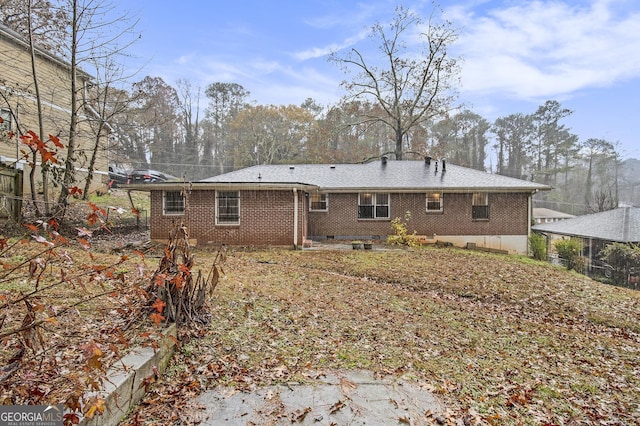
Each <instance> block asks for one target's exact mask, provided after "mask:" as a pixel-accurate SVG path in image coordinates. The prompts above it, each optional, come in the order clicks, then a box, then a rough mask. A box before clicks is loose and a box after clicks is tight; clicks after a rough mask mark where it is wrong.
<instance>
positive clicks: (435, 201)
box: [427, 192, 442, 212]
mask: <svg viewBox="0 0 640 426" xmlns="http://www.w3.org/2000/svg"><path fill="white" fill-rule="evenodd" d="M441 211H442V192H427V212H441Z"/></svg>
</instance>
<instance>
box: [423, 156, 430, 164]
mask: <svg viewBox="0 0 640 426" xmlns="http://www.w3.org/2000/svg"><path fill="white" fill-rule="evenodd" d="M424 162H425V164H426V165H427V166H430V165H431V157H424Z"/></svg>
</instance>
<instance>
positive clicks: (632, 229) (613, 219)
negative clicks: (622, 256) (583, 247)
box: [531, 207, 640, 243]
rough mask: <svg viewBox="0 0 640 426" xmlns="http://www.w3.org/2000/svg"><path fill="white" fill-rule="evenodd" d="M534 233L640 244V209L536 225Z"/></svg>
mask: <svg viewBox="0 0 640 426" xmlns="http://www.w3.org/2000/svg"><path fill="white" fill-rule="evenodd" d="M531 229H533V230H534V231H540V232H548V233H551V234H558V235H571V236H577V237H584V238H595V239H598V240H606V241H616V242H620V243H638V242H640V208H638V207H620V208H617V209H614V210H608V211H606V212H600V213H593V214H588V215H584V216H578V217H575V218H573V219H565V220H561V221H559V222H553V223H542V224H540V225H535V226H533V227H532V228H531Z"/></svg>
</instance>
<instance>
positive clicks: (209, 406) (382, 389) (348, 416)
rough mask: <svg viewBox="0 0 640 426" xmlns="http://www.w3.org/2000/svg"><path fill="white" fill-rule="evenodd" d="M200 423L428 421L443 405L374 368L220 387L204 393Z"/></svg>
mask: <svg viewBox="0 0 640 426" xmlns="http://www.w3.org/2000/svg"><path fill="white" fill-rule="evenodd" d="M198 403H200V404H202V405H203V406H204V407H205V410H204V412H203V413H202V416H201V420H202V423H200V424H201V425H230V426H231V425H233V426H235V425H238V426H240V425H242V426H251V425H291V424H300V425H318V426H319V425H327V426H328V425H331V424H337V425H345V424H348V425H369V426H375V425H380V426H382V425H393V424H410V425H426V424H431V423H432V422H433V418H434V416H435V415H436V414H437V413H441V412H443V411H444V407H443V406H442V405H441V404H440V403H439V402H438V400H437V399H436V398H435V396H434V395H433V394H432V393H431V392H429V391H427V390H425V389H423V388H422V387H420V386H419V384H418V383H416V382H415V381H413V380H410V379H408V378H396V377H391V376H390V377H386V378H376V377H374V375H373V374H372V373H371V372H369V371H340V372H332V373H326V374H324V375H322V376H320V377H318V378H317V380H315V381H314V383H312V384H304V385H302V384H288V385H278V386H272V387H267V388H262V389H259V390H257V391H255V392H252V393H245V392H237V391H234V390H233V389H229V388H216V389H214V390H212V391H209V392H206V393H204V394H202V395H201V396H200V397H199V398H198Z"/></svg>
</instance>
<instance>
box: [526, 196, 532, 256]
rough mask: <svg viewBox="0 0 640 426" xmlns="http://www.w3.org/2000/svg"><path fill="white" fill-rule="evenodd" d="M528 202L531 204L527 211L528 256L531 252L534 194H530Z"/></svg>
mask: <svg viewBox="0 0 640 426" xmlns="http://www.w3.org/2000/svg"><path fill="white" fill-rule="evenodd" d="M528 198H529V199H528V201H527V203H528V204H529V208H528V213H527V256H528V255H529V254H530V253H529V239H530V238H531V221H532V220H533V194H529V197H528Z"/></svg>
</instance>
